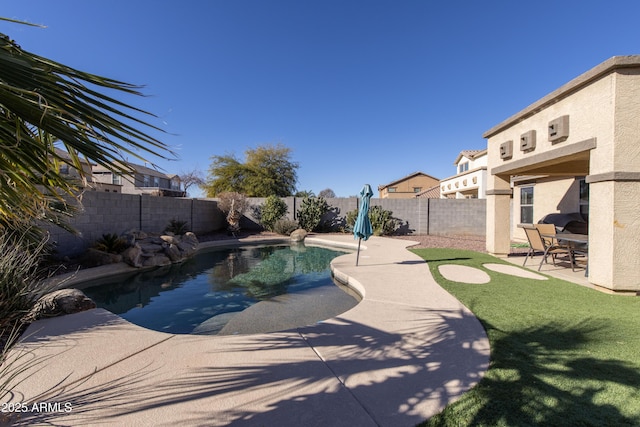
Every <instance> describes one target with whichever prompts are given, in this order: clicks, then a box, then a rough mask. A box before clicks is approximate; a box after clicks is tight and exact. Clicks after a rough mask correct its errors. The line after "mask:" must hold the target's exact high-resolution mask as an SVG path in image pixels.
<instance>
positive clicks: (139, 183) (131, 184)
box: [92, 163, 185, 197]
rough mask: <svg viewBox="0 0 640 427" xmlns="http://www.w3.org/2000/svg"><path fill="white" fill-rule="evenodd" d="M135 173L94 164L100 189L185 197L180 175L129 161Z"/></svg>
mask: <svg viewBox="0 0 640 427" xmlns="http://www.w3.org/2000/svg"><path fill="white" fill-rule="evenodd" d="M127 165H128V166H130V167H131V168H133V170H134V173H133V174H128V175H126V174H125V175H121V174H118V173H114V172H112V171H110V170H109V169H107V168H105V167H104V166H99V165H94V166H93V170H92V174H93V182H94V184H95V186H96V187H98V189H99V190H104V191H114V192H120V193H124V194H150V195H153V196H166V197H184V196H185V192H184V190H182V188H181V187H182V184H181V182H180V177H179V176H178V175H168V174H165V173H163V172H160V171H158V170H156V169H153V168H150V167H147V166H143V165H138V164H135V163H127Z"/></svg>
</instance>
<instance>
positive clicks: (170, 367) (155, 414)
mask: <svg viewBox="0 0 640 427" xmlns="http://www.w3.org/2000/svg"><path fill="white" fill-rule="evenodd" d="M250 240H251V239H242V241H241V242H240V244H243V243H245V242H246V243H249V241H250ZM255 240H257V239H255ZM255 240H252V241H251V243H262V242H263V241H266V239H260V240H259V241H255ZM307 241H308V243H311V244H320V245H327V246H333V247H343V248H348V249H355V248H356V247H357V241H355V242H354V240H353V236H350V235H344V236H339V235H330V236H326V237H325V236H323V237H321V238H318V237H308V238H307ZM413 243H414V242H410V241H405V240H398V239H389V238H382V237H372V238H370V239H369V240H368V241H366V242H363V245H362V247H361V250H362V252H361V255H360V262H359V266H355V256H356V254H355V253H349V254H346V255H342V256H339V257H337V258H335V259H334V260H333V261H332V263H331V269H332V272H333V274H334V277H336V278H337V279H338V280H340V281H341V282H343V283H345V284H347V285H349V286H351V287H353V288H355V289H356V290H358V291H359V292H360V293H361V294H362V297H363V299H362V301H361V302H360V304H358V305H357V306H356V307H354V308H353V309H351V310H349V311H347V312H345V313H343V314H342V315H340V316H337V317H335V318H332V319H328V320H326V321H324V322H321V323H318V324H315V325H311V326H307V327H302V328H296V329H295V330H289V331H282V332H274V333H268V334H256V335H234V336H223V337H220V336H193V335H172V334H166V333H162V332H156V331H150V330H146V329H144V328H141V327H138V326H136V325H132V324H131V323H129V322H126V321H124V320H123V319H121V318H119V317H118V316H116V315H113V314H111V313H109V312H107V311H106V310H101V309H94V310H90V311H88V312H82V313H78V314H73V315H68V316H63V317H59V318H52V319H45V320H41V321H38V322H34V324H32V325H31V326H30V327H29V329H28V331H27V338H26V339H25V340H24V342H22V343H21V344H20V345H18V346H17V347H16V349H15V350H14V351H13V352H12V353H13V354H17V353H19V352H20V351H28V352H30V353H29V354H30V355H31V356H32V357H35V358H36V360H44V361H45V363H46V365H43V367H42V368H41V369H37V370H32V371H30V372H29V376H27V377H26V378H24V381H22V382H21V383H20V384H18V385H17V386H16V387H14V390H13V391H14V393H15V394H14V396H17V399H21V401H22V402H38V401H41V402H42V401H45V400H46V401H47V402H57V403H60V404H64V403H69V404H70V405H71V406H72V408H73V409H72V410H71V411H70V412H64V411H58V412H45V413H41V412H35V413H34V412H31V413H28V414H22V415H23V419H26V418H28V419H30V421H46V422H56V423H60V424H63V425H64V424H65V423H68V424H69V425H78V424H90V423H92V422H97V421H98V420H99V421H100V422H101V423H104V424H105V425H124V424H126V425H171V424H174V423H178V422H180V423H181V424H190V425H199V424H206V425H228V424H229V423H236V424H241V425H276V424H304V425H327V424H329V425H345V426H347V425H348V426H359V425H413V424H417V423H419V422H421V421H423V420H425V419H427V418H429V417H431V416H433V415H434V414H436V413H438V412H439V411H440V410H442V408H444V406H446V405H447V404H448V403H450V402H452V401H455V400H457V399H458V398H459V397H460V396H461V395H462V394H463V393H464V392H466V391H467V390H469V389H470V388H471V387H473V386H474V385H475V384H476V383H477V382H478V381H479V380H480V379H481V378H482V376H483V375H484V373H485V371H486V369H487V368H488V363H489V343H488V340H487V337H486V334H485V332H484V329H483V328H482V325H481V324H480V322H479V321H478V320H477V319H476V318H475V316H473V314H472V313H471V312H470V311H469V310H468V309H467V308H466V307H464V306H463V305H462V304H461V303H459V302H458V301H457V300H456V299H455V298H453V297H452V296H451V295H450V294H448V293H447V292H446V291H444V290H443V289H442V288H441V287H440V286H439V285H437V283H436V282H435V281H434V280H433V277H432V276H431V273H430V271H429V268H428V266H427V264H426V263H425V262H424V260H422V259H421V258H420V257H418V256H417V255H415V254H413V253H412V252H410V251H408V250H406V248H407V247H408V246H410V245H411V244H413ZM224 244H229V241H224V243H222V242H221V243H217V244H216V245H224ZM206 246H207V247H209V246H213V245H206ZM105 350H108V351H105ZM29 417H30V418H29Z"/></svg>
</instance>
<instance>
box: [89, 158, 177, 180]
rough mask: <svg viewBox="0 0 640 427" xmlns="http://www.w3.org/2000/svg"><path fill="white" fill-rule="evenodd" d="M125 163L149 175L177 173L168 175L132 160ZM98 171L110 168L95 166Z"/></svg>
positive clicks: (159, 175)
mask: <svg viewBox="0 0 640 427" xmlns="http://www.w3.org/2000/svg"><path fill="white" fill-rule="evenodd" d="M122 163H123V164H125V165H127V166H129V167H130V168H132V169H134V170H135V172H136V173H139V174H141V175H149V176H157V177H162V178H169V179H171V178H174V177H176V176H177V175H175V174H173V175H168V174H166V173H164V172H161V171H159V170H157V169H153V168H150V167H148V166H143V165H139V164H137V163H131V162H122ZM95 169H96V170H98V171H101V170H104V171H107V170H108V169H107V168H105V167H102V166H98V167H96V168H95Z"/></svg>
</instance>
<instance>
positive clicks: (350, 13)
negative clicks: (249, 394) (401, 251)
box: [0, 0, 640, 197]
mask: <svg viewBox="0 0 640 427" xmlns="http://www.w3.org/2000/svg"><path fill="white" fill-rule="evenodd" d="M0 5H1V7H0V16H3V17H8V18H15V19H21V20H25V21H28V22H32V23H36V24H42V25H45V26H46V28H44V29H42V28H33V27H27V26H22V25H16V24H10V23H6V22H0V32H2V33H5V34H8V35H9V36H10V37H12V38H13V39H15V40H16V41H17V42H18V43H19V44H20V45H21V46H22V47H23V48H24V49H25V50H28V51H31V52H33V53H36V54H39V55H41V56H45V57H48V58H50V59H53V60H56V61H58V62H62V63H64V64H66V65H70V66H73V67H75V68H79V69H81V70H83V71H88V72H91V73H94V74H100V75H103V76H107V77H112V78H116V79H120V80H123V81H126V82H129V83H135V84H140V85H144V86H145V88H144V89H143V92H144V93H145V94H147V95H149V96H148V97H146V98H132V99H129V98H127V99H125V101H127V102H130V103H134V104H135V105H136V106H139V107H141V108H143V109H145V110H147V111H150V112H152V113H154V114H156V115H157V116H158V118H157V119H152V120H151V121H152V123H153V124H154V125H157V126H158V127H160V128H162V129H163V130H165V131H166V132H167V134H160V135H155V134H154V136H159V137H160V138H161V139H162V140H163V141H164V142H165V143H166V144H168V145H169V146H171V147H172V148H173V149H174V150H176V152H177V153H178V154H179V160H178V161H172V162H167V161H163V160H158V159H154V160H156V162H157V163H158V164H159V165H160V166H161V167H162V168H163V169H164V170H165V171H166V172H168V173H181V172H186V171H191V170H194V169H198V170H201V171H202V172H203V173H205V174H206V172H207V170H208V168H209V166H210V164H211V156H213V155H225V154H235V155H236V156H237V157H239V158H241V159H243V158H244V152H245V150H247V149H250V148H255V147H257V146H259V145H263V144H283V145H285V146H287V147H289V148H291V149H292V160H293V161H295V162H297V163H299V166H300V167H299V169H298V189H299V190H310V191H313V192H315V193H316V194H317V193H319V192H320V191H321V190H323V189H325V188H330V189H332V190H333V191H335V193H336V194H337V195H338V196H344V197H346V196H351V195H355V194H357V193H358V192H359V191H360V188H362V185H363V184H365V183H368V184H371V186H372V187H373V188H374V190H375V189H376V188H377V187H378V186H379V185H382V184H387V183H389V182H392V181H394V180H396V179H399V178H402V177H404V176H406V175H409V174H411V173H413V172H416V171H422V172H425V173H428V174H430V175H433V176H435V177H437V178H439V179H442V178H446V177H448V176H451V175H454V174H455V167H454V166H453V161H454V160H455V158H456V156H457V155H458V153H459V152H460V151H461V150H466V149H482V148H486V140H485V139H483V138H482V134H483V133H484V132H485V131H486V130H488V129H490V128H491V127H493V126H494V125H496V124H498V123H500V122H502V121H503V120H505V119H506V118H508V117H510V116H511V115H513V114H515V113H517V112H518V111H520V110H521V109H523V108H525V107H527V106H528V105H529V104H531V103H533V102H535V101H536V100H538V99H539V98H541V97H543V96H545V95H546V94H548V93H549V92H551V91H553V90H555V89H557V88H558V87H560V86H562V85H563V84H565V83H567V82H568V81H569V80H571V79H573V78H574V77H577V76H578V75H580V74H582V73H583V72H585V71H587V70H588V69H590V68H592V67H594V66H596V65H597V64H599V63H600V62H602V61H605V60H606V59H608V58H610V57H612V56H615V55H632V54H638V53H640V49H639V42H640V35H639V33H638V16H640V2H638V1H636V0H629V1H627V0H622V1H585V0H582V1H573V0H569V1H561V0H555V1H551V0H541V1H535V2H521V1H513V0H499V1H498V0H486V1H475V0H466V1H461V0H447V1H429V0H422V1H398V0H385V1H378V0H371V1H364V0H361V1H349V0H322V1H319V0H317V1H312V0H228V1H218V0H210V1H195V0H184V1H181V2H178V1H164V0H129V1H123V0H111V1H108V2H107V1H93V0H92V1H80V0H58V1H55V2H54V1H51V0H13V1H8V0H1V1H0ZM195 195H196V196H198V195H199V194H198V193H196V194H195ZM374 197H377V194H376V195H375V196H374Z"/></svg>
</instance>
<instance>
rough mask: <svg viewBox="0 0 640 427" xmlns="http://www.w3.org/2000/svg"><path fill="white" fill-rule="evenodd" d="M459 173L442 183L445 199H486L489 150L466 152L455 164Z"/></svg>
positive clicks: (459, 156) (442, 196)
mask: <svg viewBox="0 0 640 427" xmlns="http://www.w3.org/2000/svg"><path fill="white" fill-rule="evenodd" d="M453 164H454V165H455V167H456V171H457V173H456V174H455V175H453V176H450V177H449V178H445V179H443V180H442V181H440V197H441V198H443V199H484V198H486V191H487V150H486V149H484V150H464V151H461V152H460V154H458V157H457V158H456V161H455V162H454V163H453Z"/></svg>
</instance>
